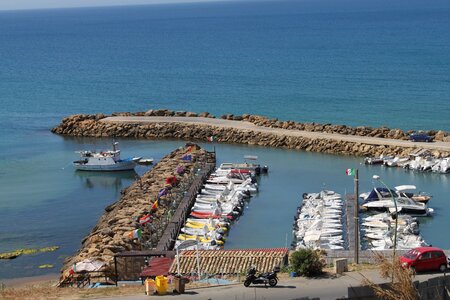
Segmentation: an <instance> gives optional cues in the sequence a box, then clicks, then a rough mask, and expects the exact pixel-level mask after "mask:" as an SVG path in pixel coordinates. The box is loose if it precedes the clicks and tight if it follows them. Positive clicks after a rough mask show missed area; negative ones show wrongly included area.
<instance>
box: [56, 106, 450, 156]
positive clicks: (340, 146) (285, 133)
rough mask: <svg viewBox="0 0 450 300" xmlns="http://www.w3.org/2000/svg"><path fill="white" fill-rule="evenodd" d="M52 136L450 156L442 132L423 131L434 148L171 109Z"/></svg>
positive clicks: (386, 134)
mask: <svg viewBox="0 0 450 300" xmlns="http://www.w3.org/2000/svg"><path fill="white" fill-rule="evenodd" d="M52 131H53V132H54V133H58V134H63V135H71V136H89V137H130V138H142V139H164V138H177V139H184V140H191V141H206V140H207V138H208V137H211V136H214V137H215V140H216V141H217V142H225V143H241V144H250V145H259V146H266V147H282V148H287V149H297V150H305V151H313V152H322V153H330V154H341V155H356V156H379V155H382V154H383V155H397V156H407V155H409V154H410V153H411V152H414V151H417V149H420V148H427V149H429V150H430V151H431V153H432V154H433V156H435V157H437V158H439V157H447V156H449V155H450V135H449V133H448V132H444V131H435V130H430V131H427V132H426V133H427V134H429V135H430V136H432V137H433V138H434V140H435V141H436V142H434V143H412V142H409V141H408V136H409V134H410V133H412V131H402V130H400V129H389V128H386V127H381V128H372V127H365V126H360V127H348V126H345V125H332V124H316V123H300V122H294V121H280V120H278V119H269V118H266V117H263V116H257V115H249V114H244V115H242V116H235V115H222V116H221V117H220V118H215V117H214V116H213V115H211V114H209V113H207V112H203V113H200V114H197V113H194V112H175V111H170V110H149V111H147V112H137V113H129V112H125V113H113V114H112V115H111V116H108V115H104V114H96V115H81V114H78V115H73V116H69V117H67V118H64V119H63V120H62V122H61V123H60V124H59V125H58V126H57V127H55V128H53V129H52Z"/></svg>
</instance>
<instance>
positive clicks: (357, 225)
mask: <svg viewBox="0 0 450 300" xmlns="http://www.w3.org/2000/svg"><path fill="white" fill-rule="evenodd" d="M358 195H359V178H358V169H355V263H356V264H359V207H358V197H359V196H358Z"/></svg>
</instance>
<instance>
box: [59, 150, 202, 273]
mask: <svg viewBox="0 0 450 300" xmlns="http://www.w3.org/2000/svg"><path fill="white" fill-rule="evenodd" d="M209 155H210V154H209V153H208V152H206V151H205V150H203V149H201V148H200V147H198V146H197V145H194V144H186V146H185V147H181V148H179V149H177V150H175V151H173V152H171V153H170V154H168V155H166V156H165V157H164V158H163V159H161V161H160V162H158V163H157V164H156V165H155V166H154V167H153V168H152V169H151V170H150V171H149V172H147V173H145V174H144V175H143V176H142V177H140V178H139V179H138V180H137V181H136V182H134V183H133V184H132V185H131V186H129V187H128V188H126V189H124V190H123V191H122V192H121V194H122V195H121V198H120V199H119V200H118V201H117V202H115V203H113V204H111V205H109V206H107V207H106V208H105V213H104V214H103V215H102V216H101V217H100V219H99V221H98V223H97V225H96V226H95V227H94V228H93V229H92V231H91V233H90V234H89V235H88V236H86V237H85V238H84V239H83V240H82V242H81V243H82V247H81V249H80V250H79V251H78V252H77V253H76V254H75V255H73V256H72V257H69V258H67V259H66V260H65V261H64V264H63V267H62V276H61V279H64V278H66V277H68V276H69V274H70V270H71V269H72V267H73V266H74V264H75V263H77V262H81V261H83V260H84V259H96V260H100V261H102V262H104V263H106V271H107V272H108V271H109V272H110V273H112V272H113V270H114V269H113V265H112V263H113V257H114V255H115V254H117V253H120V252H123V251H129V250H144V249H147V248H149V247H151V241H152V240H156V242H157V241H158V240H159V238H160V237H161V234H162V231H164V228H165V225H167V220H170V214H171V213H170V212H171V211H172V212H173V211H174V209H176V205H177V204H179V203H177V196H178V195H182V192H183V191H184V190H186V186H189V184H190V182H191V181H190V180H191V179H192V178H193V177H194V176H193V175H194V170H195V169H196V168H198V164H199V163H201V162H206V161H207V159H208V156H209ZM186 156H187V157H188V159H186ZM168 178H172V179H173V178H176V181H175V180H170V184H169V183H168V180H167V179H168ZM162 190H167V193H164V195H162V193H161V191H162ZM179 198H180V199H181V197H179ZM157 199H160V201H159V202H158V203H159V204H158V206H157V207H156V208H155V207H154V203H155V201H157ZM143 216H149V219H150V222H147V223H144V224H142V223H143V222H141V221H142V219H140V218H142V217H143ZM138 229H139V230H140V232H139V233H140V234H141V235H142V236H141V237H136V236H134V235H133V233H134V232H135V231H136V230H138ZM145 243H147V244H145ZM153 244H155V243H153Z"/></svg>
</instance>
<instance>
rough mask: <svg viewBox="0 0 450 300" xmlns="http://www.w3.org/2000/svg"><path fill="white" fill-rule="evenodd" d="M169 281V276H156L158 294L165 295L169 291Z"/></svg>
mask: <svg viewBox="0 0 450 300" xmlns="http://www.w3.org/2000/svg"><path fill="white" fill-rule="evenodd" d="M167 282H168V280H167V277H164V276H163V275H160V276H156V292H157V293H158V295H165V294H166V293H167V287H168V283H167Z"/></svg>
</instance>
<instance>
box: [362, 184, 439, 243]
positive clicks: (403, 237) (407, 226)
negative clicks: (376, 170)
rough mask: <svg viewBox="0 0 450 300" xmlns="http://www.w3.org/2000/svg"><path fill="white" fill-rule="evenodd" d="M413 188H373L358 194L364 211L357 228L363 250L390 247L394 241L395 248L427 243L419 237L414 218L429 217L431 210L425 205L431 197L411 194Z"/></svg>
mask: <svg viewBox="0 0 450 300" xmlns="http://www.w3.org/2000/svg"><path fill="white" fill-rule="evenodd" d="M415 189H416V187H415V186H414V185H401V186H396V187H395V188H394V189H387V188H384V187H376V188H373V189H372V191H370V192H367V193H362V194H360V195H359V196H360V199H361V200H362V201H363V202H362V205H361V207H362V208H364V209H365V210H366V212H367V213H366V214H363V216H362V218H361V228H360V229H361V236H362V242H363V243H365V244H366V248H367V249H371V250H386V249H392V248H393V247H394V242H396V249H403V250H406V249H412V248H416V247H421V246H427V243H426V242H425V241H424V239H423V238H422V237H421V236H420V230H419V220H418V219H417V218H416V217H430V216H432V214H433V209H432V208H430V207H428V206H427V204H428V202H429V201H430V199H431V196H430V195H428V194H426V193H415V192H414V191H415ZM394 201H395V202H394ZM396 206H397V208H396ZM396 219H397V220H396ZM396 221H397V225H398V226H397V232H396V234H395V222H396ZM395 238H396V239H395Z"/></svg>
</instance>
